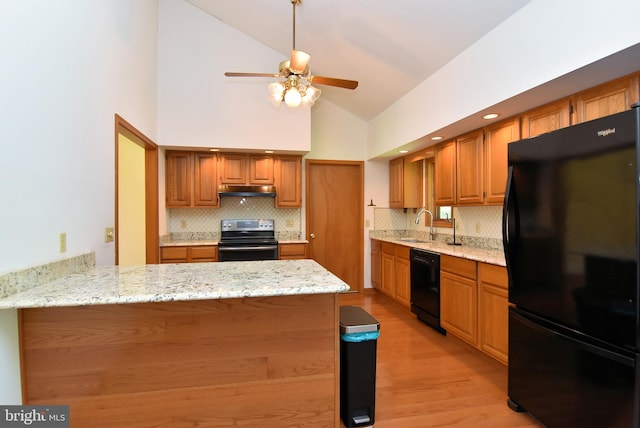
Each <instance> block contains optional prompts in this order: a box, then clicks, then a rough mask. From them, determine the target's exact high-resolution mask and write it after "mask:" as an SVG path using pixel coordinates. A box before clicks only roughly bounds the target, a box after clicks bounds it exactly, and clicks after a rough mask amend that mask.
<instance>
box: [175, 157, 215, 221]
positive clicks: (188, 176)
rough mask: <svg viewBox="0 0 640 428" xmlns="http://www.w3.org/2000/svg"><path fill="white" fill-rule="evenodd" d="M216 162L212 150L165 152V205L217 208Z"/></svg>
mask: <svg viewBox="0 0 640 428" xmlns="http://www.w3.org/2000/svg"><path fill="white" fill-rule="evenodd" d="M217 162H218V160H217V155H216V154H215V153H209V152H182V151H167V153H166V164H165V183H166V195H167V196H166V200H167V208H178V207H218V206H219V205H220V201H219V198H218V186H217V182H216V177H217V175H218V174H217Z"/></svg>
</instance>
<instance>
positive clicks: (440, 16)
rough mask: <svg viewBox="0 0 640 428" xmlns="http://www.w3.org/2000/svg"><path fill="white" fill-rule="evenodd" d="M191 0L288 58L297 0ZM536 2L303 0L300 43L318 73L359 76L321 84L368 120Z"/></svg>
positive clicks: (298, 21) (333, 97)
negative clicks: (340, 84) (342, 83)
mask: <svg viewBox="0 0 640 428" xmlns="http://www.w3.org/2000/svg"><path fill="white" fill-rule="evenodd" d="M188 1H189V2H190V3H192V4H193V5H195V6H197V7H198V8H200V9H202V10H203V11H205V12H206V13H209V14H211V15H212V16H214V17H216V18H217V19H219V20H220V21H222V22H225V23H226V24H228V25H230V26H232V27H234V28H236V29H238V30H239V31H241V32H243V33H245V34H247V35H248V36H250V37H252V38H254V39H255V40H257V41H259V42H261V43H262V44H264V45H266V46H268V47H270V48H272V49H274V50H276V51H278V52H280V53H282V57H283V59H287V58H289V55H290V51H291V48H292V45H293V5H292V3H291V0H244V1H241V0H188ZM530 1H531V0H484V1H477V0H302V2H301V3H300V4H299V5H298V6H297V7H296V32H295V36H296V37H295V46H296V48H297V49H299V50H303V51H306V52H308V53H309V54H311V61H310V68H311V71H312V73H313V74H317V75H321V76H329V77H337V78H343V79H350V80H357V81H359V86H358V88H357V89H356V90H353V91H351V90H346V89H339V88H334V87H330V86H325V85H323V86H320V88H321V89H322V97H325V98H326V99H328V100H329V101H331V102H332V103H334V104H336V105H338V106H339V107H341V108H343V109H345V110H346V111H349V112H351V113H352V114H354V115H356V116H358V117H360V118H362V119H364V120H369V119H371V118H373V117H375V116H376V115H378V114H379V113H381V112H383V111H384V110H385V109H386V108H387V107H389V106H390V105H392V104H393V103H394V102H395V101H397V100H398V99H399V98H401V97H402V96H403V95H405V94H406V93H408V92H410V91H411V90H412V89H413V88H415V87H416V86H417V85H418V84H420V83H421V82H423V81H424V80H425V79H427V78H428V77H429V76H430V75H431V74H432V73H434V72H435V71H437V70H438V69H439V68H441V67H442V66H444V65H445V64H446V63H447V62H449V61H450V60H452V59H453V58H454V57H455V56H456V55H458V54H460V53H461V52H463V51H464V50H465V49H467V48H468V47H469V46H471V45H473V44H474V43H475V42H476V41H477V40H479V39H480V38H482V37H483V36H484V35H485V34H487V33H488V32H490V31H491V30H492V29H493V28H495V27H496V26H498V25H499V24H500V23H501V22H503V21H504V20H505V19H507V18H509V16H511V15H512V14H514V13H515V12H517V11H518V10H519V9H521V8H522V7H523V6H525V5H526V4H527V3H529V2H530ZM228 71H244V72H263V73H272V72H273V73H277V72H278V64H272V65H271V67H270V68H267V69H264V70H228Z"/></svg>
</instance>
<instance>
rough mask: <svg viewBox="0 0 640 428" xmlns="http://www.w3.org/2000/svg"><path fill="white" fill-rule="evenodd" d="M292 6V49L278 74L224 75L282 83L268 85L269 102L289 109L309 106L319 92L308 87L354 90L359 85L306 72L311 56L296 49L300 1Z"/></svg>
mask: <svg viewBox="0 0 640 428" xmlns="http://www.w3.org/2000/svg"><path fill="white" fill-rule="evenodd" d="M290 1H291V4H292V5H293V49H292V50H291V57H290V58H289V59H288V60H285V61H282V62H281V63H280V66H279V72H278V73H239V72H226V73H224V75H225V76H227V77H275V78H281V79H283V80H281V81H278V82H274V83H271V84H270V85H269V99H270V100H271V102H272V103H273V104H275V105H276V106H279V105H280V103H281V102H282V101H284V102H285V104H286V105H288V106H289V107H297V106H299V105H303V106H311V105H313V103H314V102H315V100H317V99H318V97H319V96H320V92H321V91H320V89H318V88H314V87H313V86H311V84H312V83H315V84H318V85H327V86H336V87H338V88H344V89H355V88H357V87H358V82H357V81H355V80H346V79H337V78H334V77H324V76H314V75H312V74H311V71H310V69H309V60H310V59H311V55H309V54H308V53H306V52H303V51H299V50H296V6H297V5H298V4H300V2H301V1H302V0H290Z"/></svg>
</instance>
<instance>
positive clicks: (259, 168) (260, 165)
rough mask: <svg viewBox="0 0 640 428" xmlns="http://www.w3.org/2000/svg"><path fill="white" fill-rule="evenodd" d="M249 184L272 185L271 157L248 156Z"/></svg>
mask: <svg viewBox="0 0 640 428" xmlns="http://www.w3.org/2000/svg"><path fill="white" fill-rule="evenodd" d="M249 184H258V185H267V184H273V156H266V155H265V156H262V155H251V156H249ZM276 190H277V189H276Z"/></svg>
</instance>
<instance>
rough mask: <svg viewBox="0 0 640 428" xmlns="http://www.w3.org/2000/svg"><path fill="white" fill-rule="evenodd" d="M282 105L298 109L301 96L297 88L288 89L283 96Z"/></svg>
mask: <svg viewBox="0 0 640 428" xmlns="http://www.w3.org/2000/svg"><path fill="white" fill-rule="evenodd" d="M284 103H285V104H286V105H287V107H298V106H299V105H300V104H301V103H302V95H301V94H300V92H299V91H298V88H295V87H293V88H289V89H287V91H286V92H285V94H284Z"/></svg>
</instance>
